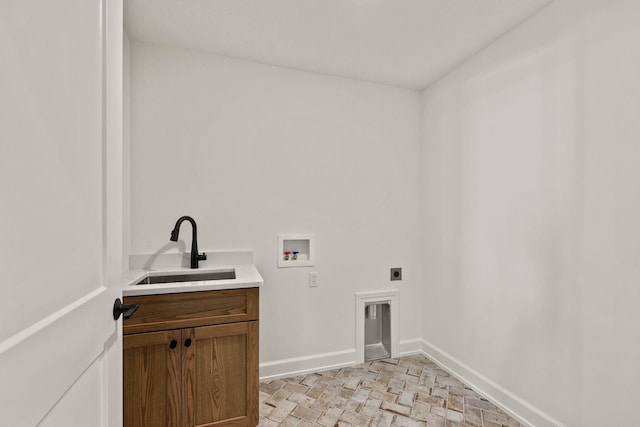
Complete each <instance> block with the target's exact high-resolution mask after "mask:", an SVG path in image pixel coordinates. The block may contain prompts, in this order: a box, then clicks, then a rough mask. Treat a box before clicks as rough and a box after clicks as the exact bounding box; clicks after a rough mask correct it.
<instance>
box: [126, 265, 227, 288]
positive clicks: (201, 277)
mask: <svg viewBox="0 0 640 427" xmlns="http://www.w3.org/2000/svg"><path fill="white" fill-rule="evenodd" d="M235 278H236V270H234V269H231V270H217V271H207V272H206V273H186V274H184V273H178V274H166V275H157V276H147V277H145V278H144V279H142V280H141V281H139V282H138V283H136V285H153V284H155V283H179V282H202V281H207V280H229V279H235Z"/></svg>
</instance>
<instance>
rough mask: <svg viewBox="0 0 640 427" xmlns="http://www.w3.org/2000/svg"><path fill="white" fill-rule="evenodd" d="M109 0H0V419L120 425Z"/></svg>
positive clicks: (86, 426) (115, 94)
mask: <svg viewBox="0 0 640 427" xmlns="http://www.w3.org/2000/svg"><path fill="white" fill-rule="evenodd" d="M106 1H107V0H56V1H51V0H0V298H1V302H0V307H1V308H0V425H1V426H11V427H21V426H27V427H29V426H36V425H42V426H65V427H67V426H83V427H94V426H96V427H97V426H107V425H111V426H117V425H119V424H121V415H120V407H121V403H120V400H121V395H122V394H121V358H120V337H119V330H120V329H119V328H120V325H119V323H118V322H115V321H114V320H113V318H112V315H111V312H110V311H111V307H112V305H113V300H114V298H115V297H116V296H118V294H119V293H120V284H119V283H117V277H119V273H120V270H121V268H122V266H121V262H115V261H114V260H115V259H116V258H118V260H119V259H121V258H120V257H121V255H122V249H121V248H122V247H121V242H122V236H121V231H122V230H121V224H122V212H118V206H120V209H121V200H120V201H118V198H119V197H120V199H121V194H122V189H121V188H120V189H119V190H118V189H117V184H118V182H120V183H121V181H118V179H120V180H121V178H116V182H115V184H116V185H115V186H114V182H113V179H114V178H113V177H114V176H117V174H118V171H121V159H120V160H118V158H117V155H118V153H119V151H118V148H117V147H118V144H121V134H119V132H120V130H119V129H118V126H120V120H121V118H120V117H119V115H121V104H120V105H118V102H120V101H119V99H120V98H119V97H120V93H119V90H120V91H121V88H120V89H118V87H117V86H118V84H121V83H119V82H121V80H120V78H121V72H120V71H119V70H118V66H119V64H120V62H121V57H122V47H121V37H122V35H121V33H122V16H121V15H122V10H121V0H118V1H112V0H108V1H109V3H106ZM118 33H119V34H118ZM118 40H120V41H119V42H118ZM118 43H120V46H118ZM118 52H119V53H118ZM118 55H119V57H118ZM120 66H121V65H120ZM119 75H120V76H119ZM120 146H121V145H120ZM119 162H120V163H119ZM114 236H116V237H114ZM118 244H120V247H118Z"/></svg>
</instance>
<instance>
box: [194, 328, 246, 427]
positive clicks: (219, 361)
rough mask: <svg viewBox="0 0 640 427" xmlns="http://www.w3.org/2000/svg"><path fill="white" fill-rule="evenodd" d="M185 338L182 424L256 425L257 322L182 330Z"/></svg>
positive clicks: (202, 426) (202, 425) (201, 425)
mask: <svg viewBox="0 0 640 427" xmlns="http://www.w3.org/2000/svg"><path fill="white" fill-rule="evenodd" d="M182 338H183V355H182V363H183V365H182V369H183V392H184V394H183V403H184V410H185V412H184V414H183V417H184V418H183V420H184V421H185V423H184V425H185V426H188V427H196V426H198V427H205V426H221V425H224V426H250V427H254V426H256V425H257V424H258V322H257V321H254V322H241V323H231V324H226V325H215V326H202V327H197V328H189V329H184V330H183V333H182ZM187 340H190V341H187ZM187 344H190V345H187Z"/></svg>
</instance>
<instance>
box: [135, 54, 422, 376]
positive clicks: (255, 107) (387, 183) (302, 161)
mask: <svg viewBox="0 0 640 427" xmlns="http://www.w3.org/2000/svg"><path fill="white" fill-rule="evenodd" d="M131 63H132V71H131V73H132V84H131V87H132V95H131V102H132V109H131V114H132V119H131V123H132V159H131V165H132V174H131V181H132V224H131V231H132V241H131V251H132V253H153V252H157V251H163V250H170V251H175V250H177V246H175V245H174V244H170V242H169V232H170V230H171V228H172V227H173V225H174V223H175V221H176V219H177V218H178V217H179V216H181V215H191V216H193V217H194V218H195V219H196V221H197V223H198V241H199V244H200V249H201V250H204V251H206V250H233V249H253V250H255V254H256V265H257V267H258V269H259V270H260V272H261V273H262V275H263V277H264V279H265V286H264V288H263V289H262V290H261V314H260V316H261V325H260V334H261V341H260V345H261V347H260V360H261V362H262V363H263V364H264V363H276V366H275V367H274V366H272V367H271V368H272V369H270V370H269V373H271V374H276V373H279V372H280V373H284V372H286V370H287V369H293V368H292V367H293V366H295V367H296V369H298V368H300V369H302V368H305V367H316V368H317V367H319V366H322V364H323V363H325V364H326V363H344V362H349V361H353V360H355V359H354V357H355V350H354V349H355V342H354V341H355V318H354V316H355V314H354V306H355V301H354V293H355V292H357V291H367V290H379V289H390V288H395V287H397V288H399V289H400V292H401V296H400V304H401V306H402V308H401V310H402V313H401V316H400V331H401V332H400V339H401V340H405V341H406V340H411V339H417V338H419V336H420V322H419V321H418V320H417V319H418V318H419V316H420V314H419V313H420V308H421V304H420V257H419V252H420V248H421V240H420V231H419V230H420V221H421V217H420V203H419V200H418V195H419V193H420V192H419V187H420V173H419V170H420V108H421V107H420V95H419V93H417V92H414V91H408V90H403V89H397V88H393V87H389V86H382V85H375V84H370V83H362V82H356V81H352V80H347V79H341V78H335V77H329V76H323V75H318V74H311V73H304V72H299V71H294V70H289V69H283V68H277V67H271V66H265V65H259V64H256V63H251V62H243V61H238V60H232V59H228V58H224V57H219V56H215V55H211V54H203V53H198V52H194V51H186V50H179V49H173V48H166V47H158V46H153V45H146V44H141V43H137V42H134V43H133V44H132V60H131ZM188 230H189V227H185V228H184V229H183V231H182V233H185V234H181V238H182V239H184V241H185V242H187V243H186V244H187V246H188V245H189V242H190V234H189V233H190V231H188ZM278 233H314V234H315V236H316V241H317V242H316V248H317V265H316V267H312V268H293V269H290V268H285V269H278V268H276V261H277V256H278V255H277V236H278ZM187 250H188V249H187ZM396 266H399V267H403V268H404V270H403V273H404V280H403V281H401V282H393V283H394V284H392V283H391V282H390V281H389V268H390V267H396ZM310 271H317V272H319V283H320V285H319V287H318V288H313V289H312V288H309V287H308V273H309V272H310ZM414 344H415V343H414ZM408 345H410V343H405V347H403V348H405V349H406V348H408ZM332 352H339V354H337V355H333V357H324V358H323V357H321V358H318V359H311V360H309V361H307V362H305V363H301V364H291V363H283V364H281V365H278V363H277V362H278V361H282V360H283V359H289V358H299V357H313V356H314V355H319V354H324V353H332Z"/></svg>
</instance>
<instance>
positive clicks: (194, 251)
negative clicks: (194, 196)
mask: <svg viewBox="0 0 640 427" xmlns="http://www.w3.org/2000/svg"><path fill="white" fill-rule="evenodd" d="M184 221H189V222H190V223H191V227H192V228H193V233H192V236H191V237H192V238H191V268H198V261H204V260H206V259H207V254H205V253H203V254H199V253H198V226H196V222H195V221H194V220H193V218H191V217H190V216H181V217H180V218H178V221H177V222H176V226H175V227H173V230H172V231H171V241H173V242H177V241H178V233H180V224H182V223H183V222H184Z"/></svg>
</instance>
